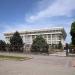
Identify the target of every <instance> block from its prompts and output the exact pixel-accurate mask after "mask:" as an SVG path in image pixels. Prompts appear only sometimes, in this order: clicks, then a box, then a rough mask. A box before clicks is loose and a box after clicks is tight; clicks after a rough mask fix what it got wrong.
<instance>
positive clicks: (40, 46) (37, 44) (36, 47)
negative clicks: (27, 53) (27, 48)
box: [31, 35, 49, 53]
mask: <svg viewBox="0 0 75 75" xmlns="http://www.w3.org/2000/svg"><path fill="white" fill-rule="evenodd" d="M48 48H49V45H48V44H47V42H46V41H45V39H44V38H43V37H42V36H41V35H39V36H37V37H36V38H35V39H34V40H33V43H32V46H31V51H32V52H45V53H48Z"/></svg>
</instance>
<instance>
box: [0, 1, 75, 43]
mask: <svg viewBox="0 0 75 75" xmlns="http://www.w3.org/2000/svg"><path fill="white" fill-rule="evenodd" d="M74 21H75V0H0V39H2V40H4V33H5V32H15V31H26V30H35V29H49V28H51V27H64V29H65V31H66V33H67V38H66V42H67V43H70V42H71V36H70V28H71V24H72V22H74Z"/></svg>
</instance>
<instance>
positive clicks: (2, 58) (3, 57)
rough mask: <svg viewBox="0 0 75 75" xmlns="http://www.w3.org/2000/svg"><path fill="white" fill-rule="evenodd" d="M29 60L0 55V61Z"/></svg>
mask: <svg viewBox="0 0 75 75" xmlns="http://www.w3.org/2000/svg"><path fill="white" fill-rule="evenodd" d="M28 59H31V58H29V57H21V56H8V55H0V60H19V61H23V60H28Z"/></svg>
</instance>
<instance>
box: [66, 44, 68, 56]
mask: <svg viewBox="0 0 75 75" xmlns="http://www.w3.org/2000/svg"><path fill="white" fill-rule="evenodd" d="M66 56H68V44H67V43H66Z"/></svg>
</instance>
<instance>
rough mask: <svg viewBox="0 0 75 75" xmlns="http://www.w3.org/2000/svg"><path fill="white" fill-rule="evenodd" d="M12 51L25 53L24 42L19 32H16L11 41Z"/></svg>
mask: <svg viewBox="0 0 75 75" xmlns="http://www.w3.org/2000/svg"><path fill="white" fill-rule="evenodd" d="M10 44H11V49H12V50H13V51H23V40H22V38H21V36H20V34H19V32H17V31H16V32H15V33H14V34H13V36H12V37H11V39H10Z"/></svg>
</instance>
